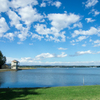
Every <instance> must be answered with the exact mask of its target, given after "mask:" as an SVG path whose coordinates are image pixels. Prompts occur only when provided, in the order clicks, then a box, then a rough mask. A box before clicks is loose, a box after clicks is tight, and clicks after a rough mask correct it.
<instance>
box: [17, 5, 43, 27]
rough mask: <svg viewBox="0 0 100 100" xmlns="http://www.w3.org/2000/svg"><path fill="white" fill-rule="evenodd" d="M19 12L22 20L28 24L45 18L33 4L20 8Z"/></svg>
mask: <svg viewBox="0 0 100 100" xmlns="http://www.w3.org/2000/svg"><path fill="white" fill-rule="evenodd" d="M18 13H19V14H20V15H21V19H22V21H24V22H25V24H26V25H27V26H29V25H30V24H31V23H32V22H36V21H40V20H41V19H42V18H43V16H42V15H41V14H39V13H38V12H37V10H36V8H34V9H33V8H32V6H26V7H24V8H20V9H19V10H18ZM33 16H34V17H33Z"/></svg>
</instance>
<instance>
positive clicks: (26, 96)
mask: <svg viewBox="0 0 100 100" xmlns="http://www.w3.org/2000/svg"><path fill="white" fill-rule="evenodd" d="M0 100H100V86H98V85H97V86H73V87H51V88H23V89H10V88H9V89H0Z"/></svg>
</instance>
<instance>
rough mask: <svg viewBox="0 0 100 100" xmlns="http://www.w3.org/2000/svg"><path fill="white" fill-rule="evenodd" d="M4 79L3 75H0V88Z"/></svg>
mask: <svg viewBox="0 0 100 100" xmlns="http://www.w3.org/2000/svg"><path fill="white" fill-rule="evenodd" d="M4 80H5V77H4V73H2V72H1V73H0V87H1V86H2V84H3V83H4Z"/></svg>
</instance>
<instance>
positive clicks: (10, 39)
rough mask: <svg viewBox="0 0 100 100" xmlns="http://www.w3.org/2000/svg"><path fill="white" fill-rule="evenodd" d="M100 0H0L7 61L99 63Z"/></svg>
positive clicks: (0, 46)
mask: <svg viewBox="0 0 100 100" xmlns="http://www.w3.org/2000/svg"><path fill="white" fill-rule="evenodd" d="M99 5H100V1H99V0H0V50H1V51H2V53H3V55H5V56H6V58H7V63H11V61H12V60H18V61H19V62H20V64H21V65H25V64H27V65H100V6H99Z"/></svg>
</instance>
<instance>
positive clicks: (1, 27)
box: [0, 17, 9, 37]
mask: <svg viewBox="0 0 100 100" xmlns="http://www.w3.org/2000/svg"><path fill="white" fill-rule="evenodd" d="M8 30H9V26H8V25H7V23H6V21H5V18H3V17H1V18H0V37H3V34H4V33H5V32H7V31H8Z"/></svg>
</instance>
